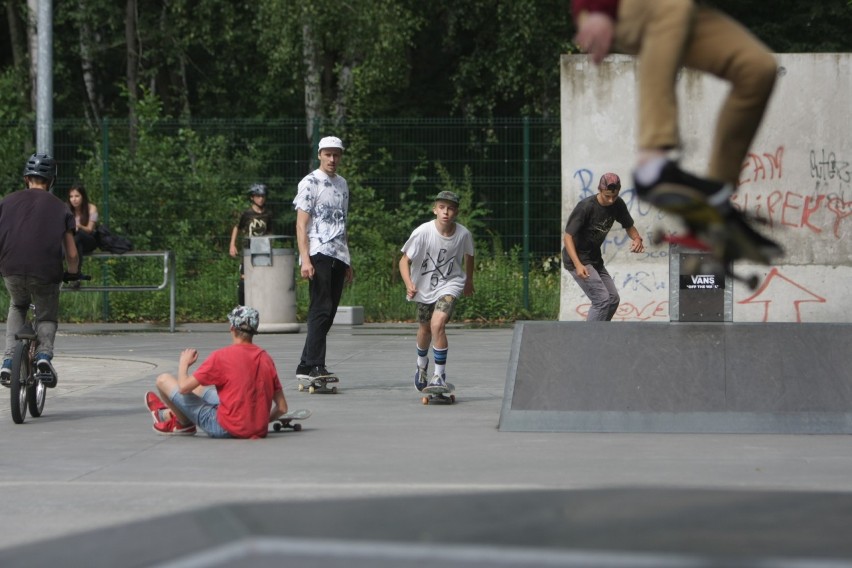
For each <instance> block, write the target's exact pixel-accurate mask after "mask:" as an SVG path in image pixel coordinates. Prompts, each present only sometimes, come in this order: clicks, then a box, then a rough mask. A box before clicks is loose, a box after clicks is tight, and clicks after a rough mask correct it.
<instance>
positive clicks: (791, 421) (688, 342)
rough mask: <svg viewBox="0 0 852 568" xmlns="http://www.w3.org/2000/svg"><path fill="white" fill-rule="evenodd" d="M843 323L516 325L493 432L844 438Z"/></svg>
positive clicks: (851, 367)
mask: <svg viewBox="0 0 852 568" xmlns="http://www.w3.org/2000/svg"><path fill="white" fill-rule="evenodd" d="M850 347H852V325H850V324H792V323H779V324H749V323H660V324H658V323H605V322H519V323H517V324H516V326H515V334H514V338H513V341H512V353H511V357H510V361H509V368H508V374H507V379H506V389H505V395H504V398H503V408H502V412H501V414H500V430H501V431H558V432H679V433H703V432H708V433H710V432H712V433H778V434H849V433H852V354H851V353H852V349H850Z"/></svg>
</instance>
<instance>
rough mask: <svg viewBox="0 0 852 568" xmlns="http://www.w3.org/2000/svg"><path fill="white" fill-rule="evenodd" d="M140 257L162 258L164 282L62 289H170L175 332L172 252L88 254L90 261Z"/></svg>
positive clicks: (126, 290)
mask: <svg viewBox="0 0 852 568" xmlns="http://www.w3.org/2000/svg"><path fill="white" fill-rule="evenodd" d="M139 257H162V259H163V281H162V282H160V283H159V284H151V285H135V284H134V285H97V284H91V285H87V284H85V282H83V283H81V285H80V287H79V288H70V287H67V286H63V287H62V291H63V292H157V291H160V290H165V289H166V287H168V289H169V331H171V332H172V333H174V331H175V258H174V254H172V251H170V250H156V251H130V252H125V253H123V254H113V253H108V252H96V253H92V254H87V255H86V256H85V258H86V260H87V261H88V260H90V259H104V260H109V259H119V258H139Z"/></svg>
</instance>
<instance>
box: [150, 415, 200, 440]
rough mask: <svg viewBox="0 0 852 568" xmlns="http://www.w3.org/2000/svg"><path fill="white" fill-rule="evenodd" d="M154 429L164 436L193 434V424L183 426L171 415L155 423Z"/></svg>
mask: <svg viewBox="0 0 852 568" xmlns="http://www.w3.org/2000/svg"><path fill="white" fill-rule="evenodd" d="M154 431H155V432H157V433H158V434H163V435H165V436H194V435H195V424H188V425H186V426H184V425H183V424H181V423H180V422H178V420H177V418H175V417H174V416H172V417H171V418H169V419H168V420H166V421H165V422H157V423H155V424H154Z"/></svg>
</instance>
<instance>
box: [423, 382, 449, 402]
mask: <svg viewBox="0 0 852 568" xmlns="http://www.w3.org/2000/svg"><path fill="white" fill-rule="evenodd" d="M455 391H456V387H455V385H453V384H452V383H447V386H445V387H430V386H428V385H427V386H425V387H423V390H422V391H421V392H422V393H423V394H425V395H427V396H424V397H422V398H421V399H420V402H422V403H423V404H430V403H433V402H434V403H439V404H453V403H454V402H455V401H456V395H454V394H453V393H454V392H455Z"/></svg>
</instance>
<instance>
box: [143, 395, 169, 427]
mask: <svg viewBox="0 0 852 568" xmlns="http://www.w3.org/2000/svg"><path fill="white" fill-rule="evenodd" d="M145 406H147V407H148V410H150V411H151V418H153V419H154V424H156V423H157V422H164V421H165V419H166V417H165V414H164V413H163V411H164V410H166V409H168V406H166V403H164V402H163V401H162V400H160V397H158V396H157V395H156V394H154V393H153V392H151V391H148V392H146V393H145Z"/></svg>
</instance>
